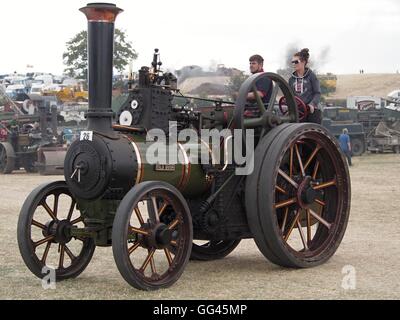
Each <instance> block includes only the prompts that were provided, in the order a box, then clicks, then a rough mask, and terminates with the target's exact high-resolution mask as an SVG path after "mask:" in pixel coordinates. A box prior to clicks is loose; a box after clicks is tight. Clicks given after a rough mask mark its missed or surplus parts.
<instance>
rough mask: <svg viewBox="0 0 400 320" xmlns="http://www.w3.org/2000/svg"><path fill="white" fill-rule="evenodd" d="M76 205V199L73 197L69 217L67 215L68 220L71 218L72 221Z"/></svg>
mask: <svg viewBox="0 0 400 320" xmlns="http://www.w3.org/2000/svg"><path fill="white" fill-rule="evenodd" d="M75 205H76V201H75V200H74V199H72V198H71V206H70V207H69V211H68V217H67V220H69V221H71V219H72V214H73V213H74V209H75Z"/></svg>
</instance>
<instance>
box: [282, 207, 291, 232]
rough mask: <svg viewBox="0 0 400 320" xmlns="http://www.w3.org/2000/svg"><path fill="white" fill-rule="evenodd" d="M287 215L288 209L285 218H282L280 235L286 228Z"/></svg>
mask: <svg viewBox="0 0 400 320" xmlns="http://www.w3.org/2000/svg"><path fill="white" fill-rule="evenodd" d="M288 215H289V208H286V210H285V216H284V217H283V222H282V228H281V230H282V234H283V233H284V232H285V227H286V222H287V218H288Z"/></svg>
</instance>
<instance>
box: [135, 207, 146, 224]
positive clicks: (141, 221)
mask: <svg viewBox="0 0 400 320" xmlns="http://www.w3.org/2000/svg"><path fill="white" fill-rule="evenodd" d="M135 214H136V217H137V218H138V220H139V222H140V225H144V220H143V217H142V214H141V213H140V210H139V208H135Z"/></svg>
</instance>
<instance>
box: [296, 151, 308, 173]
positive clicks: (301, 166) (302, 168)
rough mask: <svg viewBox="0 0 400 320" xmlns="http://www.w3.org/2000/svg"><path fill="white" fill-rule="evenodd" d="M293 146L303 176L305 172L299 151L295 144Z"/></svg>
mask: <svg viewBox="0 0 400 320" xmlns="http://www.w3.org/2000/svg"><path fill="white" fill-rule="evenodd" d="M294 148H295V151H296V155H297V160H298V162H299V166H300V171H301V174H302V176H303V177H305V176H306V172H305V169H304V166H303V161H302V160H301V156H300V152H299V146H298V145H297V144H296V145H295V146H294Z"/></svg>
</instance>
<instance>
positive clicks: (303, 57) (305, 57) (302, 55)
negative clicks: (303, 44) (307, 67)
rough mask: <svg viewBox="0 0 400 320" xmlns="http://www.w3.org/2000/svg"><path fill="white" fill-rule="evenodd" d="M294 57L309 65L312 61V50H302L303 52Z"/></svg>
mask: <svg viewBox="0 0 400 320" xmlns="http://www.w3.org/2000/svg"><path fill="white" fill-rule="evenodd" d="M294 56H295V57H299V58H300V60H301V61H305V63H306V64H307V63H308V60H309V59H310V50H309V49H308V48H304V49H301V51H300V52H297V53H295V54H294Z"/></svg>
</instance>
